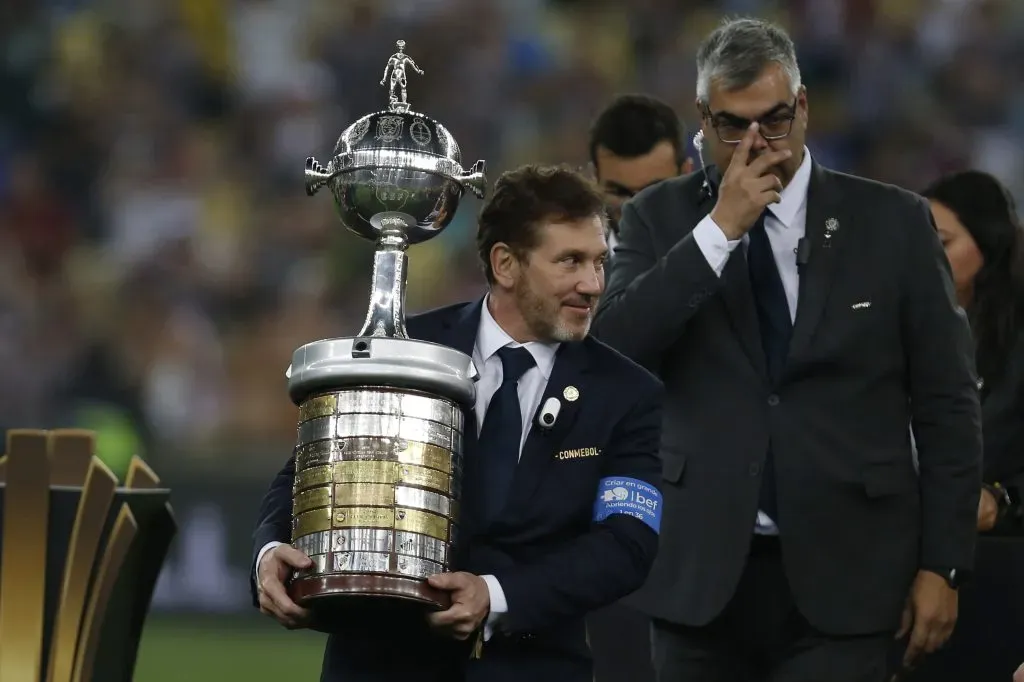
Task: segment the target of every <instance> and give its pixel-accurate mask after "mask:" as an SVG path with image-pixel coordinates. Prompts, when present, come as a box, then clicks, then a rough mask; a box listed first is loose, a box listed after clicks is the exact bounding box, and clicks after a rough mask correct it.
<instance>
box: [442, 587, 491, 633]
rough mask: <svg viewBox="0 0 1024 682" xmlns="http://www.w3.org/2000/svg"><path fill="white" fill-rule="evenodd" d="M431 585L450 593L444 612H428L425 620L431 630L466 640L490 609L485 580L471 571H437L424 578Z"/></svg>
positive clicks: (481, 623) (476, 629)
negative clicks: (448, 604) (449, 603)
mask: <svg viewBox="0 0 1024 682" xmlns="http://www.w3.org/2000/svg"><path fill="white" fill-rule="evenodd" d="M427 581H428V582H429V583H430V586H431V587H434V588H436V589H439V590H445V591H446V592H451V593H452V605H451V607H450V608H449V609H448V610H447V611H439V612H437V613H431V614H430V615H429V616H427V620H428V622H429V623H430V627H432V628H433V629H434V630H435V631H437V632H439V633H441V634H447V635H450V636H452V637H454V638H455V639H459V640H464V639H468V638H469V636H470V635H472V634H473V633H474V632H477V631H478V630H479V629H480V626H481V625H483V622H484V620H485V619H486V618H487V614H488V613H490V610H491V595H490V593H489V592H488V591H487V582H486V581H485V580H484V579H483V578H481V577H480V576H478V575H473V574H472V573H465V572H462V571H460V572H458V573H438V574H436V575H432V576H430V578H428V579H427Z"/></svg>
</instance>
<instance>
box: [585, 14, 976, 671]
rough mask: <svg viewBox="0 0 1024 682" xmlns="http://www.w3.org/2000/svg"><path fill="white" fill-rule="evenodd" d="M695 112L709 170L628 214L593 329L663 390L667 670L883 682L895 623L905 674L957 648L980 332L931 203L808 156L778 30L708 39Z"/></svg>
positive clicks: (725, 29) (742, 30) (802, 112)
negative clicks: (974, 328)
mask: <svg viewBox="0 0 1024 682" xmlns="http://www.w3.org/2000/svg"><path fill="white" fill-rule="evenodd" d="M697 107H698V111H699V113H700V116H701V119H702V125H701V133H702V135H703V143H702V145H701V150H702V157H703V159H702V160H703V161H708V162H709V165H708V166H707V167H706V168H705V169H702V170H701V171H698V172H696V173H693V174H690V175H687V176H684V177H681V178H679V179H674V180H668V181H665V182H662V183H659V184H658V185H656V186H654V187H651V188H649V189H646V190H644V191H643V192H640V193H639V194H638V195H637V196H636V197H635V198H634V199H632V200H631V201H629V202H627V203H626V204H625V206H624V207H623V211H622V220H621V223H620V242H619V245H618V249H617V252H616V263H615V268H614V269H613V271H612V276H611V280H610V282H609V284H608V287H607V290H606V294H605V296H604V298H603V299H602V302H601V304H600V305H599V308H598V312H597V318H596V321H595V333H596V334H597V335H598V336H599V337H600V338H601V339H602V340H604V341H605V342H607V343H609V344H610V345H611V346H613V347H615V348H616V349H617V350H619V351H620V352H622V353H624V354H625V355H627V356H629V357H630V358H632V359H633V360H635V361H638V362H639V363H640V364H643V365H645V366H646V367H648V368H649V369H651V370H653V371H655V372H656V373H658V374H659V375H660V377H661V378H662V380H663V381H664V383H665V386H666V394H667V396H666V403H665V419H664V425H663V435H662V453H661V454H662V463H663V471H662V473H663V482H662V490H663V494H664V504H665V509H664V517H663V525H662V532H661V545H660V548H659V553H658V557H657V560H656V562H655V566H654V568H653V570H652V572H651V574H650V577H649V579H648V582H647V585H646V586H645V587H644V588H643V589H642V590H641V591H640V592H639V593H637V594H636V595H635V596H634V603H635V604H636V605H637V606H638V607H639V608H640V609H641V610H643V611H644V612H646V613H648V614H649V615H650V616H651V617H652V618H653V628H652V632H653V639H652V643H653V660H654V667H655V670H656V674H657V677H658V680H659V681H661V682H677V681H678V682H682V681H684V680H685V681H686V682H719V681H721V682H725V681H728V682H747V681H753V680H771V681H772V682H821V681H822V680H828V681H829V682H882V680H884V679H886V668H887V657H888V656H887V654H888V652H889V650H890V647H891V645H892V642H893V639H894V636H895V634H896V633H897V632H898V631H899V630H900V629H901V625H907V626H908V631H909V632H910V635H909V638H908V640H907V649H906V655H905V658H904V664H905V665H907V666H912V665H913V664H914V662H915V661H916V660H918V659H919V657H920V656H921V655H923V654H925V653H927V652H930V651H934V650H935V649H937V648H938V647H939V646H941V645H942V644H943V643H944V642H945V640H946V639H947V638H948V636H949V634H950V632H951V631H952V628H953V625H954V623H955V621H956V615H957V587H958V585H959V584H960V583H961V582H962V580H963V579H964V576H966V575H967V574H968V573H969V572H970V569H971V567H972V560H973V553H974V542H975V525H976V516H977V505H978V491H979V490H980V485H981V469H980V463H981V431H980V411H979V406H978V395H977V389H976V385H975V376H974V366H973V351H972V344H971V341H970V334H969V328H968V325H967V322H966V319H965V317H964V314H963V311H962V310H961V309H960V308H959V307H958V306H957V303H956V300H955V297H954V294H953V287H952V282H951V277H950V273H949V268H948V264H947V261H946V258H945V255H944V253H943V250H942V245H941V244H940V243H939V240H938V238H937V236H936V233H935V229H934V226H933V223H932V220H931V214H930V212H929V210H928V205H927V203H926V202H925V201H924V200H923V199H922V198H920V197H918V196H917V195H914V194H912V193H910V192H906V191H904V190H901V189H898V188H896V187H892V186H888V185H883V184H881V183H877V182H872V181H870V180H865V179H861V178H856V177H852V176H849V175H844V174H840V173H837V172H834V171H831V170H829V169H826V168H824V167H822V166H821V165H820V164H819V163H817V162H816V161H814V160H813V159H812V157H811V153H810V152H809V151H808V149H807V147H806V146H805V137H806V131H807V125H808V119H809V107H808V95H807V90H806V88H805V87H804V86H803V85H802V84H801V80H800V70H799V66H798V65H797V61H796V56H795V49H794V46H793V43H792V41H791V40H790V38H789V36H787V35H786V33H785V32H784V31H782V30H781V29H780V28H778V27H776V26H774V25H772V24H770V23H767V22H763V21H759V20H753V19H737V20H730V21H726V22H724V23H723V24H722V25H721V26H720V27H719V28H717V29H716V30H715V31H713V32H712V33H711V34H710V35H709V36H708V37H707V38H706V39H705V41H704V42H703V44H702V45H701V47H700V48H699V50H698V53H697ZM908 426H911V427H912V428H913V433H914V437H915V439H916V444H917V450H918V464H917V468H915V464H914V460H913V457H912V454H911V444H910V437H909V433H908V431H909V429H908Z"/></svg>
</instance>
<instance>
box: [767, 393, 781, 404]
mask: <svg viewBox="0 0 1024 682" xmlns="http://www.w3.org/2000/svg"><path fill="white" fill-rule="evenodd" d="M778 404H779V396H777V395H775V394H774V393H772V394H771V395H770V396H768V406H769V407H775V406H776V405H778Z"/></svg>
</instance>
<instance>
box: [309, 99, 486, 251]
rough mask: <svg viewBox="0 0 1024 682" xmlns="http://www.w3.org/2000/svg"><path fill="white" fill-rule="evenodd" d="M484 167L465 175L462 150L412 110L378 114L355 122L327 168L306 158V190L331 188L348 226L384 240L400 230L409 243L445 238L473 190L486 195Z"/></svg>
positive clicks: (432, 122) (480, 164)
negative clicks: (385, 231) (392, 229)
mask: <svg viewBox="0 0 1024 682" xmlns="http://www.w3.org/2000/svg"><path fill="white" fill-rule="evenodd" d="M483 169H484V162H483V161H477V162H476V164H475V165H474V166H473V168H472V169H470V171H469V172H464V171H463V170H462V159H461V154H460V152H459V145H458V143H457V142H456V141H455V138H454V137H452V135H451V133H449V132H448V130H447V129H446V128H445V127H444V126H443V125H441V124H440V123H438V122H437V121H435V120H433V119H431V118H428V117H426V116H423V115H421V114H417V113H414V112H408V111H378V112H376V113H372V114H367V115H366V116H363V117H362V118H360V119H359V120H358V121H356V122H355V123H353V124H352V125H350V126H349V127H348V128H347V129H346V130H345V131H344V132H343V133H342V134H341V136H340V137H338V142H337V144H336V145H335V147H334V154H333V156H332V157H331V161H330V162H329V163H328V165H327V168H324V167H322V166H321V165H320V164H319V162H317V160H316V159H315V158H312V157H310V158H309V159H307V160H306V193H307V194H309V195H312V194H313V193H315V192H316V191H317V190H318V189H320V188H321V187H322V186H323V185H324V184H326V185H327V186H328V187H329V188H330V190H331V194H332V195H333V197H334V204H335V206H336V207H337V210H338V216H339V217H340V218H341V222H342V224H343V225H345V227H347V228H348V229H350V230H351V231H353V232H355V233H356V234H358V235H359V236H361V237H364V238H366V239H370V240H373V241H377V239H378V238H379V234H380V230H381V229H382V228H385V227H388V226H400V227H401V228H402V229H403V230H404V232H405V236H406V239H407V241H408V243H409V244H418V243H420V242H423V241H426V240H428V239H431V238H433V237H435V236H437V235H438V234H440V233H441V231H442V230H444V229H445V228H446V227H448V225H449V223H451V220H452V218H453V217H454V216H455V211H456V210H457V209H458V207H459V200H460V199H461V198H462V194H463V192H464V191H466V190H469V191H471V192H473V193H474V194H475V195H476V196H478V197H480V198H482V197H483V194H484V187H485V183H486V180H485V178H484V175H483Z"/></svg>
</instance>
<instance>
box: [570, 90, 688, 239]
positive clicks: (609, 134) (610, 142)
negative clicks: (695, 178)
mask: <svg viewBox="0 0 1024 682" xmlns="http://www.w3.org/2000/svg"><path fill="white" fill-rule="evenodd" d="M685 133H686V130H685V129H684V126H683V125H682V123H680V122H679V117H678V116H676V112H675V111H673V110H672V107H670V106H669V105H668V104H666V103H665V102H663V101H661V100H659V99H657V98H656V97H651V96H649V95H639V94H634V95H621V96H619V97H617V98H615V99H614V100H613V101H612V102H611V103H610V104H609V105H608V106H607V107H605V109H604V110H603V111H602V112H601V113H600V114H598V116H597V118H596V119H594V122H593V124H592V125H591V127H590V163H591V165H592V166H593V171H594V177H596V178H597V181H598V183H599V184H600V186H601V190H602V191H603V192H604V196H605V205H606V206H607V207H608V217H609V222H608V227H609V231H608V243H609V247H610V248H612V249H613V250H614V248H615V244H616V243H617V240H618V234H619V227H618V221H619V216H620V215H621V214H622V204H623V203H625V202H626V201H627V200H629V199H631V198H632V197H633V196H635V195H636V193H637V192H639V191H640V190H642V189H644V188H645V187H649V186H650V185H653V184H655V183H658V182H661V181H662V180H666V179H668V178H674V177H676V176H679V175H683V174H685V173H689V172H691V171H692V170H693V160H692V159H688V158H686V143H685V142H684V141H683V139H684V138H685Z"/></svg>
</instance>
